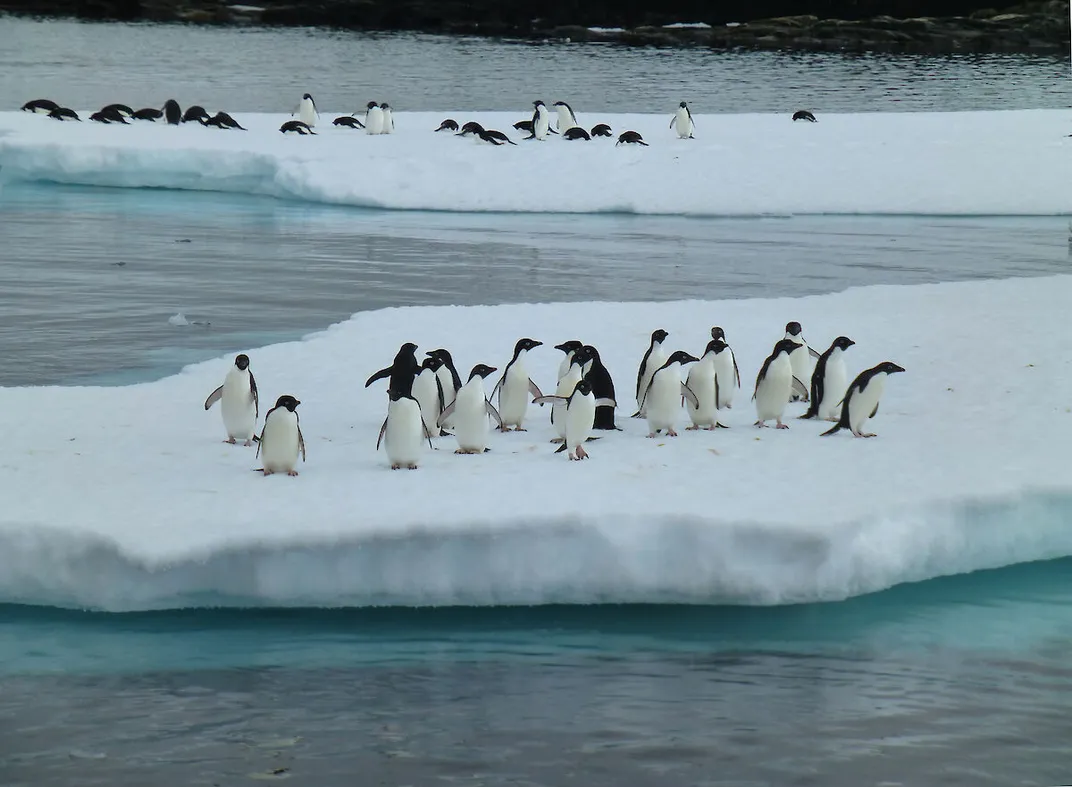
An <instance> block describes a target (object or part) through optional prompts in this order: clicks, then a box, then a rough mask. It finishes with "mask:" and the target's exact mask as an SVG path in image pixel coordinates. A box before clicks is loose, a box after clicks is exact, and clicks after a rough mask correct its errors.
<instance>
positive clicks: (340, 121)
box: [331, 115, 365, 128]
mask: <svg viewBox="0 0 1072 787" xmlns="http://www.w3.org/2000/svg"><path fill="white" fill-rule="evenodd" d="M331 125H333V126H346V127H347V128H364V127H365V124H364V123H362V122H361V121H360V120H358V119H357V118H355V117H354V116H353V115H341V116H340V117H337V118H335V119H334V120H333V121H331Z"/></svg>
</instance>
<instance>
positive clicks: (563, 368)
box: [556, 352, 573, 394]
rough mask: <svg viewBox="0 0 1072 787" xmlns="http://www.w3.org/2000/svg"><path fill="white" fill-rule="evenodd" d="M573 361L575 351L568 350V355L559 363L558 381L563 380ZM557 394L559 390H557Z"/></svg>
mask: <svg viewBox="0 0 1072 787" xmlns="http://www.w3.org/2000/svg"><path fill="white" fill-rule="evenodd" d="M572 363H573V353H572V352H568V353H566V356H565V357H564V358H563V359H562V360H561V361H560V362H559V364H558V377H557V378H556V379H557V380H558V382H562V378H563V377H565V376H566V375H567V374H569V370H570V365H571V364H572ZM556 394H557V392H556Z"/></svg>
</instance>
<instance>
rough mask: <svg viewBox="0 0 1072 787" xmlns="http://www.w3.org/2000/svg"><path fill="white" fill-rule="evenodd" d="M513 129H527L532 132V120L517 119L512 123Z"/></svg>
mask: <svg viewBox="0 0 1072 787" xmlns="http://www.w3.org/2000/svg"><path fill="white" fill-rule="evenodd" d="M514 131H527V132H528V133H530V134H531V133H532V121H531V120H519V121H517V122H516V123H514Z"/></svg>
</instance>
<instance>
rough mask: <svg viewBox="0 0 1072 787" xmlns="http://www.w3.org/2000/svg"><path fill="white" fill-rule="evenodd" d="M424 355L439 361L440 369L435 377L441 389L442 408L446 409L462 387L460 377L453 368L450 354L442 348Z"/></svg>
mask: <svg viewBox="0 0 1072 787" xmlns="http://www.w3.org/2000/svg"><path fill="white" fill-rule="evenodd" d="M426 354H427V355H429V356H431V357H433V358H436V359H438V360H439V363H440V367H439V368H438V369H437V370H436V376H437V377H438V378H439V384H440V385H441V386H442V388H443V406H444V407H446V406H447V405H448V404H450V403H451V402H453V401H454V397H455V396H456V395H457V393H458V390H459V389H460V388H461V387H462V378H461V375H459V374H458V370H457V369H456V368H455V367H454V359H453V358H451V357H450V353H449V352H447V351H446V350H444V349H443V348H442V347H441V348H439V349H438V350H432V351H431V352H428V353H426Z"/></svg>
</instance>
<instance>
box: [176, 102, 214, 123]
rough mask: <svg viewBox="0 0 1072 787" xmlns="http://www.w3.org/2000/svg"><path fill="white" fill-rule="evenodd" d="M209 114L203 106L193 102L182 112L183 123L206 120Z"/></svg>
mask: <svg viewBox="0 0 1072 787" xmlns="http://www.w3.org/2000/svg"><path fill="white" fill-rule="evenodd" d="M208 118H209V114H208V112H206V111H205V108H204V107H202V106H198V105H197V104H194V105H193V106H192V107H188V108H187V110H186V111H185V112H183V113H182V122H183V123H198V122H201V121H205V120H208Z"/></svg>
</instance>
